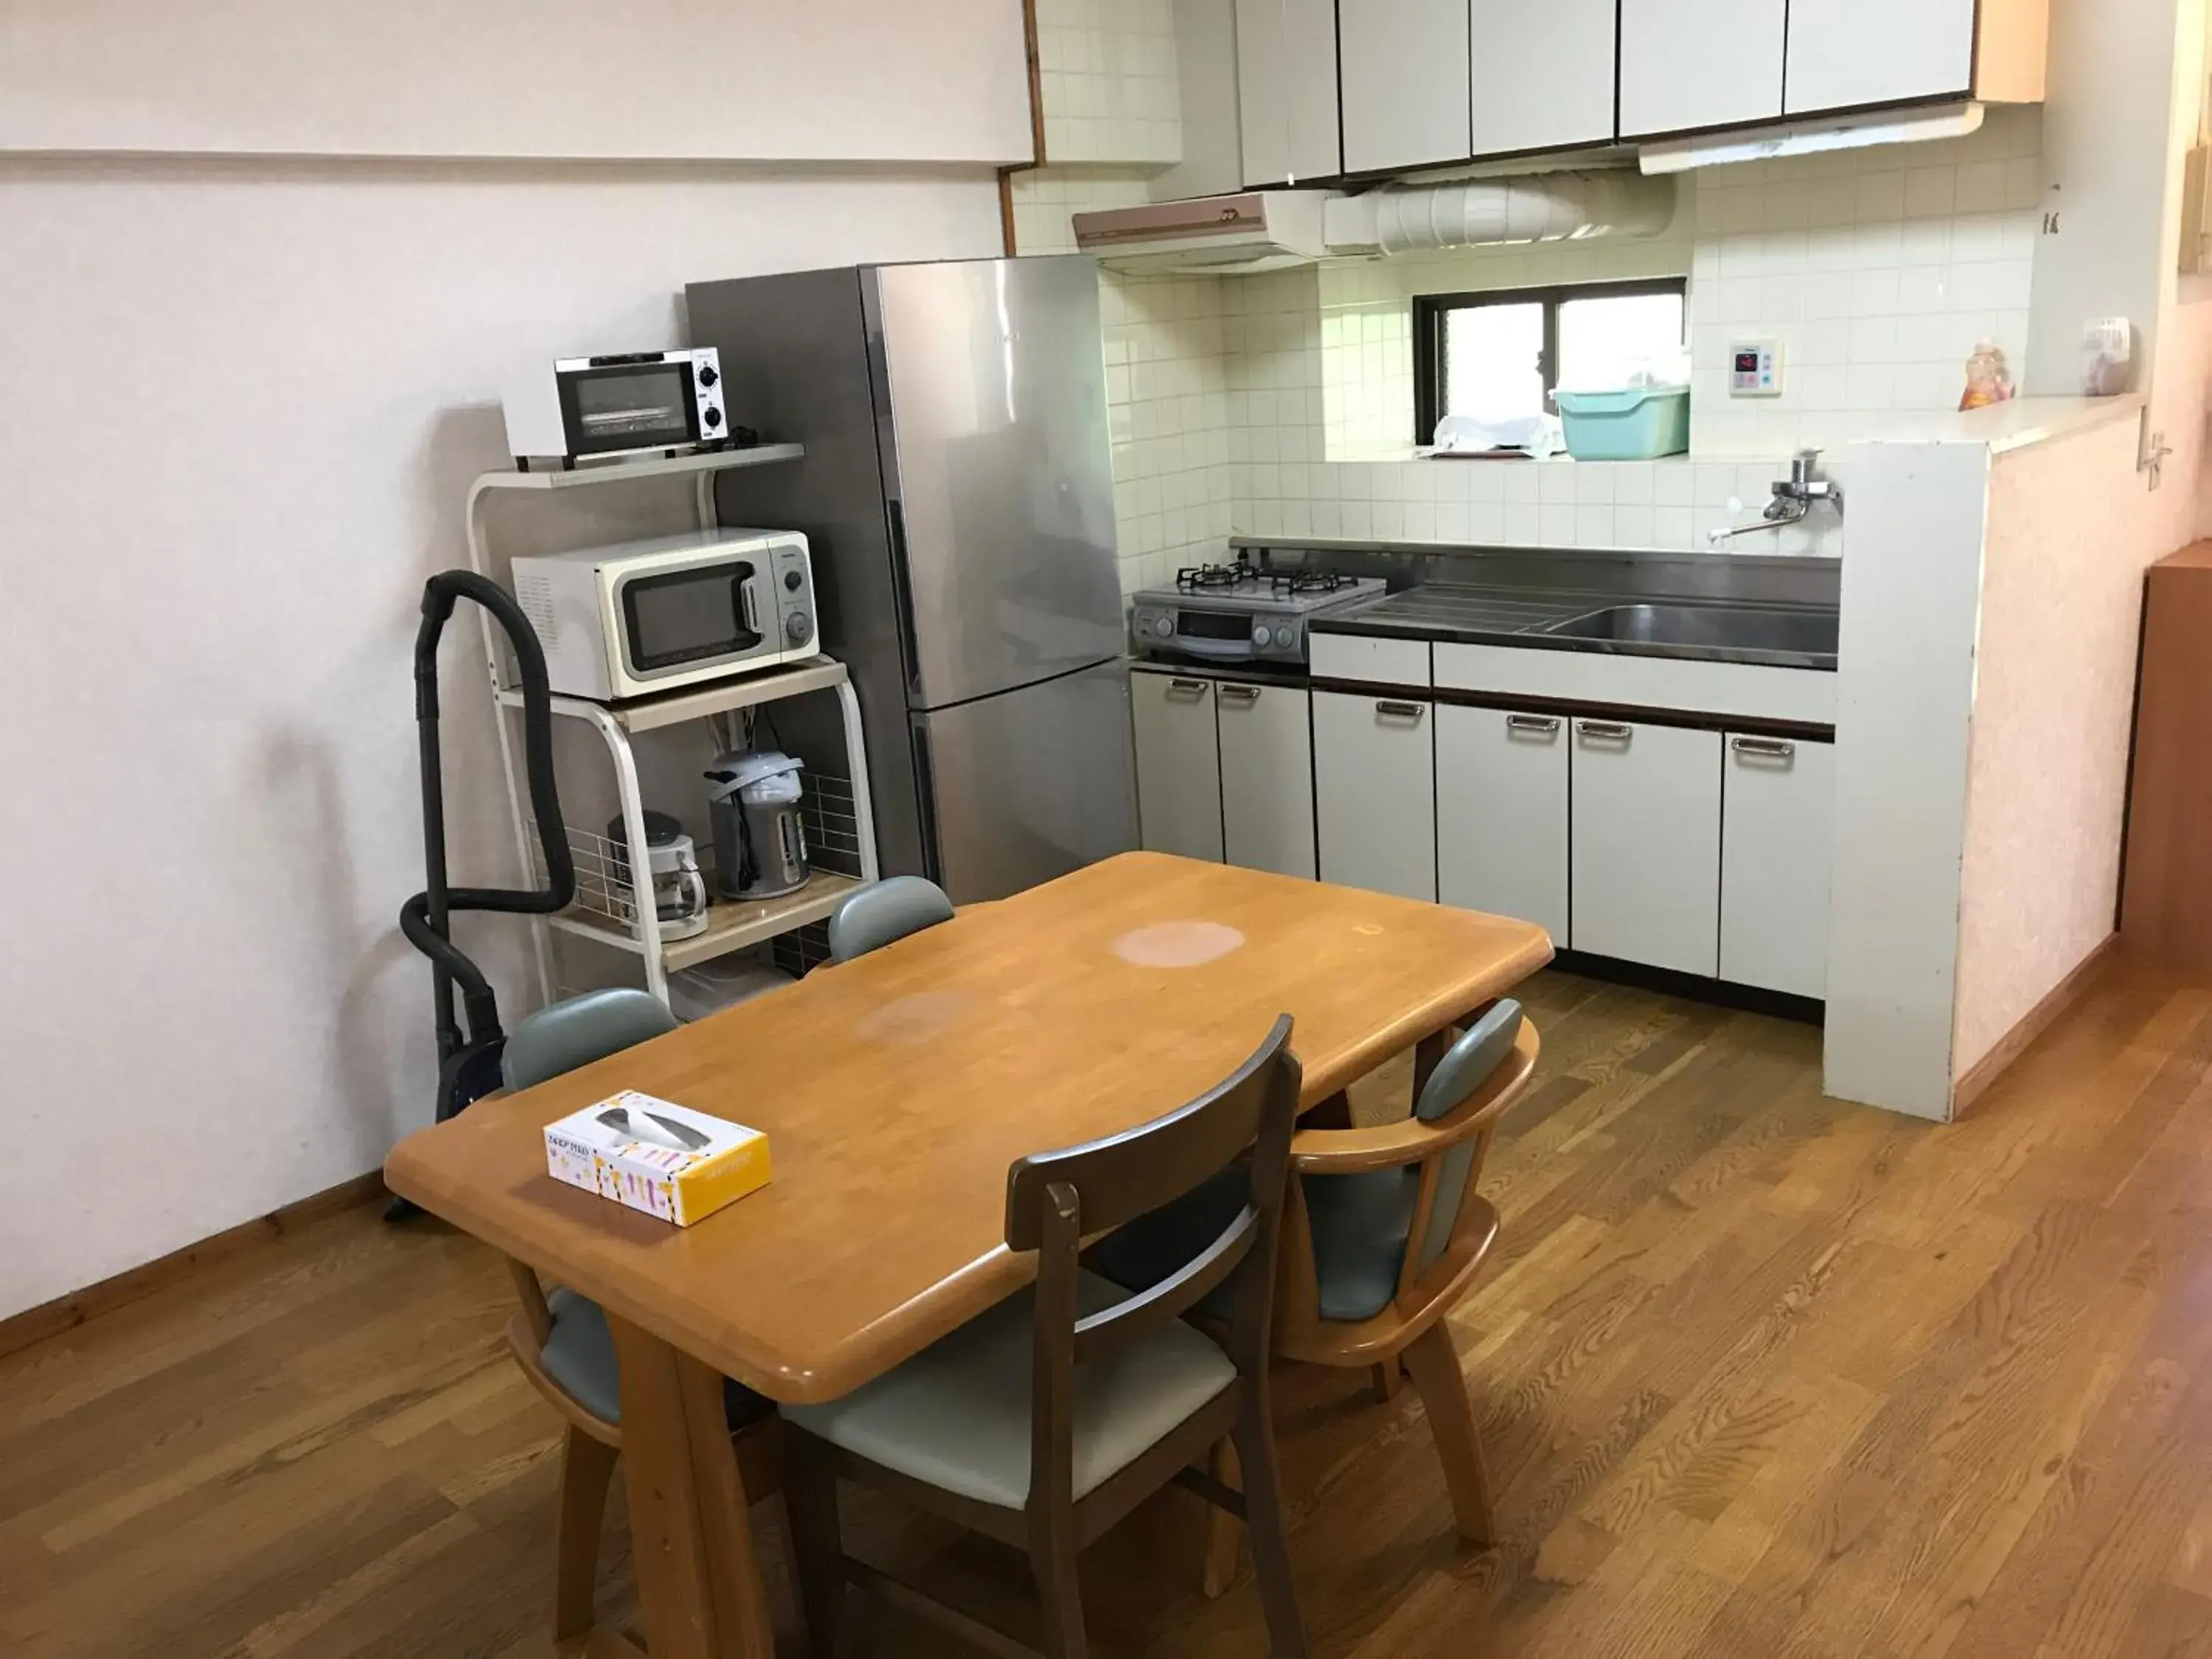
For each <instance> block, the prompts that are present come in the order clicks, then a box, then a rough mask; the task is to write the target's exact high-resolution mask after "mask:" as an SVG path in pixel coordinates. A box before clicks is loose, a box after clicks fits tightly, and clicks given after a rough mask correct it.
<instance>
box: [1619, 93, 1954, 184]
mask: <svg viewBox="0 0 2212 1659" xmlns="http://www.w3.org/2000/svg"><path fill="white" fill-rule="evenodd" d="M1983 114H1984V108H1983V106H1981V105H1979V104H1973V103H1967V104H1944V105H1941V106H1937V107H1935V108H1932V109H1921V110H1908V111H1898V110H1884V111H1882V112H1880V113H1878V114H1872V115H1854V116H1842V117H1838V118H1835V119H1833V120H1828V121H1810V122H1798V123H1795V124H1793V125H1790V126H1786V127H1761V128H1759V129H1758V130H1757V131H1752V132H1726V133H1713V134H1710V135H1708V136H1706V137H1699V138H1662V139H1660V140H1658V141H1657V142H1656V143H1649V144H1645V145H1644V146H1643V147H1642V148H1641V149H1638V152H1637V156H1636V164H1637V165H1638V167H1641V168H1642V169H1643V170H1644V172H1646V173H1686V172H1688V171H1689V170H1690V169H1691V168H1692V167H1724V166H1726V165H1727V164H1728V163H1729V162H1731V161H1774V160H1777V159H1778V158H1780V157H1783V156H1787V155H1820V154H1822V153H1824V152H1826V151H1828V150H1837V149H1866V148H1868V147H1869V146H1870V145H1874V144H1911V143H1926V142H1928V141H1929V140H1930V139H1935V138H1963V137H1966V135H1967V134H1968V133H1970V132H1974V131H1979V129H1980V127H1981V125H1982V117H1983Z"/></svg>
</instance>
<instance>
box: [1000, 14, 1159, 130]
mask: <svg viewBox="0 0 2212 1659" xmlns="http://www.w3.org/2000/svg"><path fill="white" fill-rule="evenodd" d="M1036 21H1037V68H1038V77H1039V86H1040V90H1041V91H1042V94H1043V102H1044V154H1045V159H1046V160H1047V161H1049V162H1051V163H1053V164H1054V165H1055V166H1060V165H1065V164H1066V163H1069V162H1085V161H1108V162H1110V161H1124V162H1156V163H1159V164H1163V165H1165V164H1168V163H1172V162H1175V161H1181V160H1182V94H1181V90H1180V88H1179V87H1178V85H1177V82H1176V36H1175V8H1174V4H1173V0H1036Z"/></svg>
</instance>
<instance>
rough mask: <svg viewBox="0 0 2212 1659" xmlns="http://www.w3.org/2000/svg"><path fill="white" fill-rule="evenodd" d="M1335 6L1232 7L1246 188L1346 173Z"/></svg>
mask: <svg viewBox="0 0 2212 1659" xmlns="http://www.w3.org/2000/svg"><path fill="white" fill-rule="evenodd" d="M1336 88H1337V65H1336V4H1335V0H1237V137H1238V139H1239V140H1240V142H1241V143H1242V146H1243V152H1244V167H1243V170H1244V182H1245V183H1246V184H1247V185H1282V184H1289V183H1292V182H1298V183H1303V182H1304V181H1305V180H1307V179H1328V178H1333V177H1334V176H1335V175H1336V174H1338V173H1341V172H1343V171H1344V158H1343V156H1342V155H1341V153H1340V149H1339V147H1338V142H1337V103H1336Z"/></svg>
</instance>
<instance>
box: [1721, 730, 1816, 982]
mask: <svg viewBox="0 0 2212 1659" xmlns="http://www.w3.org/2000/svg"><path fill="white" fill-rule="evenodd" d="M1721 792H1722V804H1721V977H1722V978H1723V979H1725V980H1733V981H1735V982H1736V983H1737V984H1739V985H1756V986H1759V987H1761V988H1763V989H1765V990H1769V991H1786V992H1788V993H1790V994H1791V995H1792V996H1801V997H1820V996H1825V995H1826V994H1827V981H1828V865H1829V850H1830V844H1831V841H1832V835H1833V829H1832V825H1833V823H1834V819H1835V805H1836V750H1835V745H1834V744H1826V743H1814V742H1811V741H1808V740H1807V739H1804V738H1755V737H1741V736H1738V735H1736V734H1735V733H1734V732H1731V733H1729V735H1728V748H1727V752H1726V755H1725V757H1724V759H1723V766H1722V769H1721Z"/></svg>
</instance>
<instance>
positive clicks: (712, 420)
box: [699, 406, 722, 427]
mask: <svg viewBox="0 0 2212 1659" xmlns="http://www.w3.org/2000/svg"><path fill="white" fill-rule="evenodd" d="M699 421H700V423H701V424H702V425H703V426H708V427H717V426H720V425H721V423H722V411H721V410H719V409H715V408H713V407H712V406H709V407H708V408H707V409H706V410H702V412H701V414H700V416H699Z"/></svg>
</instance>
